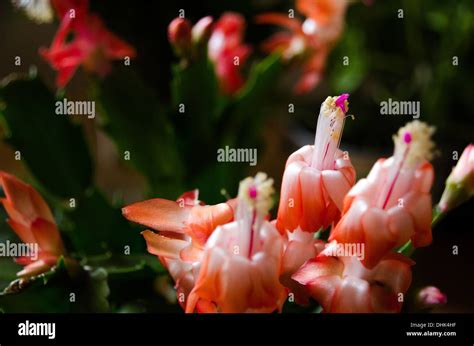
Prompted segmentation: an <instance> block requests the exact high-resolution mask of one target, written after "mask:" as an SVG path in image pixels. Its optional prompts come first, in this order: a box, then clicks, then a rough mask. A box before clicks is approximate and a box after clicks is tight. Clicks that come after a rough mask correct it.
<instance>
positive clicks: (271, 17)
mask: <svg viewBox="0 0 474 346" xmlns="http://www.w3.org/2000/svg"><path fill="white" fill-rule="evenodd" d="M347 5H348V1H347V0H308V1H301V0H298V1H296V8H297V10H298V11H299V12H300V13H302V14H303V15H304V16H305V17H306V19H305V20H300V19H298V18H290V17H289V16H288V15H287V14H280V13H265V14H262V15H259V16H257V18H256V21H257V23H260V24H274V25H278V26H281V27H283V28H284V29H285V31H282V32H279V33H277V34H275V35H273V36H272V37H270V38H269V39H268V40H267V41H266V42H265V43H264V44H263V49H264V50H265V51H267V52H274V51H278V52H281V53H282V57H283V59H284V60H287V61H289V60H292V59H294V58H301V59H302V61H303V63H302V71H301V76H300V78H299V81H298V82H297V84H296V85H295V88H294V92H295V93H296V94H303V93H307V92H309V91H311V90H312V89H313V88H314V87H315V86H316V85H317V84H318V83H319V81H320V80H321V76H322V73H323V71H324V67H325V65H326V60H327V56H328V54H329V52H330V51H331V49H332V47H333V46H334V44H335V43H336V42H337V40H338V39H339V37H340V35H341V33H342V30H343V28H344V15H345V12H346V8H347Z"/></svg>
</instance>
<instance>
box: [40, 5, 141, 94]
mask: <svg viewBox="0 0 474 346" xmlns="http://www.w3.org/2000/svg"><path fill="white" fill-rule="evenodd" d="M52 4H53V7H54V9H55V11H56V14H57V15H58V17H59V18H60V19H61V23H60V25H59V29H58V32H57V33H56V36H55V37H54V39H53V42H52V43H51V46H50V47H49V48H42V49H40V53H41V55H42V56H43V57H44V59H45V60H47V61H48V62H49V64H50V65H51V66H52V67H53V68H54V69H55V70H56V71H57V72H58V76H57V78H56V85H57V86H58V87H60V88H62V87H64V86H65V85H66V84H67V83H68V82H69V81H70V79H71V78H72V76H73V75H74V73H75V71H76V70H77V68H78V67H79V65H82V66H83V67H84V69H85V70H87V71H89V72H94V73H97V74H98V75H100V76H104V75H105V74H107V73H108V72H109V70H110V60H116V59H123V58H125V57H129V58H133V57H135V55H136V53H135V50H134V49H133V47H132V46H130V45H129V44H127V43H125V42H124V41H122V40H121V39H120V38H119V37H117V36H116V35H115V34H113V33H112V32H110V31H109V30H108V29H107V28H106V27H105V25H104V23H103V22H102V20H101V19H100V18H99V17H98V16H96V15H92V14H90V13H89V12H88V7H89V2H88V1H87V0H65V1H64V0H52ZM71 34H73V35H74V36H73V38H72V39H71V40H69V39H68V38H69V35H71Z"/></svg>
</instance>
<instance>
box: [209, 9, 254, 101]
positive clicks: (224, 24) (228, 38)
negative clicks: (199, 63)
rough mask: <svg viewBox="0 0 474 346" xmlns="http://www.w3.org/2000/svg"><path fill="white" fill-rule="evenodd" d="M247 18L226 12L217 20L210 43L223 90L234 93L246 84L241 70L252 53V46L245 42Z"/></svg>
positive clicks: (212, 57) (210, 54)
mask: <svg viewBox="0 0 474 346" xmlns="http://www.w3.org/2000/svg"><path fill="white" fill-rule="evenodd" d="M244 31H245V19H244V18H243V17H242V16H241V15H239V14H237V13H233V12H228V13H224V14H223V15H222V16H221V17H220V18H219V20H218V21H217V22H216V24H215V26H214V29H213V31H212V34H211V37H210V39H209V43H208V54H209V58H210V59H211V61H213V62H214V64H215V71H216V75H217V78H218V79H219V83H220V87H221V90H222V91H223V92H224V93H225V94H234V93H235V92H237V91H239V90H240V88H241V87H242V85H243V84H244V78H243V77H242V74H241V72H240V70H241V68H242V65H243V64H244V63H245V61H246V60H247V58H248V56H249V55H250V51H251V49H250V47H249V46H248V45H246V44H244V43H243V37H244Z"/></svg>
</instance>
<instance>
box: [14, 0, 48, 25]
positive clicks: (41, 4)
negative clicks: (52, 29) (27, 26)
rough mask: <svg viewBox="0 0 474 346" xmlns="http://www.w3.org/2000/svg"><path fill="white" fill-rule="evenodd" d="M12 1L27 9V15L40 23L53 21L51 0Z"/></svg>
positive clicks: (17, 5)
mask: <svg viewBox="0 0 474 346" xmlns="http://www.w3.org/2000/svg"><path fill="white" fill-rule="evenodd" d="M12 3H13V4H14V5H15V6H16V7H18V8H21V9H22V10H24V11H25V13H26V15H27V16H28V17H29V18H30V19H32V20H34V21H35V22H37V23H38V24H43V23H51V22H52V21H53V9H52V8H51V3H50V0H12Z"/></svg>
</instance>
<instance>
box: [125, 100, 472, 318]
mask: <svg viewBox="0 0 474 346" xmlns="http://www.w3.org/2000/svg"><path fill="white" fill-rule="evenodd" d="M347 111H348V94H342V95H340V96H337V97H328V98H327V99H326V100H325V101H324V102H323V104H322V106H321V110H320V114H319V118H318V123H317V129H316V136H315V142H314V145H307V146H304V147H302V148H301V149H299V150H297V151H296V152H294V153H293V154H291V155H290V157H289V158H288V161H287V163H286V167H285V171H284V175H283V181H282V187H281V194H280V204H279V207H278V214H277V219H276V220H273V221H270V214H269V211H270V209H271V206H272V193H273V187H272V180H271V179H269V178H267V176H266V174H264V173H258V174H257V175H256V176H255V177H253V178H251V177H249V178H247V179H245V180H243V181H242V182H241V183H240V187H239V192H238V196H237V197H236V198H235V199H230V200H228V201H227V202H225V203H221V204H217V205H212V206H208V205H205V204H204V203H202V202H200V201H199V200H198V192H197V190H194V191H190V192H187V193H185V194H183V195H182V196H181V197H180V198H179V199H178V200H177V201H176V202H175V201H169V200H164V199H160V198H156V199H151V200H146V201H143V202H138V203H135V204H132V205H130V206H127V207H125V208H124V209H123V214H124V216H125V217H126V218H127V219H128V220H130V221H133V222H137V223H140V224H143V225H145V226H147V227H150V228H152V229H153V230H154V231H150V230H147V231H144V232H143V236H144V238H145V240H146V242H147V245H148V251H149V252H150V253H152V254H154V255H157V256H158V258H159V259H160V261H161V262H162V264H163V265H164V266H165V267H166V268H167V269H168V270H169V272H170V274H171V276H172V278H173V279H174V281H175V285H176V290H177V294H178V301H179V302H180V304H181V305H182V307H183V309H184V310H185V311H186V312H272V311H275V310H278V311H281V309H282V305H283V303H284V302H285V300H286V299H287V297H288V296H289V295H290V294H291V295H292V296H293V297H294V300H295V301H296V302H298V303H300V304H306V303H307V302H308V299H309V297H312V298H313V299H315V300H317V301H318V302H319V304H320V305H321V306H322V308H323V311H325V312H399V311H400V310H401V307H402V302H403V296H404V294H405V293H406V291H407V290H408V288H409V286H410V283H411V266H412V265H413V264H414V262H413V261H412V260H411V259H410V258H409V257H406V256H404V255H402V254H401V253H398V252H397V249H398V248H399V247H400V246H402V245H404V244H406V243H407V242H411V244H412V245H413V246H414V247H422V246H427V245H429V244H430V243H431V241H432V235H431V220H432V207H431V206H432V203H431V194H430V189H431V186H432V184H433V179H434V171H433V167H432V166H431V164H430V163H429V159H430V158H431V157H432V152H433V149H434V143H433V142H432V141H431V135H432V133H433V132H434V129H433V128H432V127H429V126H427V125H426V124H424V123H422V122H420V121H413V122H411V123H408V124H407V125H406V126H404V127H402V128H401V129H400V130H399V131H398V133H397V134H396V135H395V136H394V138H393V140H394V144H395V150H394V154H393V156H392V157H390V158H387V159H384V158H382V159H379V160H378V161H377V162H376V163H375V165H374V167H373V168H372V170H371V172H370V174H369V175H368V177H367V178H364V179H361V180H359V181H358V182H357V184H355V170H354V167H353V166H352V164H351V161H350V159H349V155H348V153H347V152H343V151H341V150H340V149H339V144H340V141H341V136H342V132H343V127H344V122H345V119H346V117H347V115H346V113H347ZM471 147H472V146H469V147H468V149H466V151H467V152H468V154H463V156H462V158H461V160H460V161H459V164H458V167H457V168H455V169H454V171H453V174H452V176H453V177H450V178H449V179H448V182H449V181H451V180H453V179H455V177H457V176H458V175H459V176H461V174H460V173H458V172H459V171H460V170H462V171H463V174H462V178H458V180H462V181H463V182H462V183H460V185H459V187H458V188H457V189H456V190H459V189H460V186H462V187H463V188H465V189H469V188H470V187H469V186H470V185H469V184H470V178H471V177H472V172H473V169H474V167H473V165H472V160H470V159H469V160H470V161H469V162H468V159H466V158H465V155H466V156H467V155H470V154H469V153H470V148H471ZM459 166H463V167H462V168H459ZM466 180H469V182H467V183H466V182H465V181H466ZM449 189H450V187H449V185H448V188H447V192H445V194H448V195H450V193H449ZM467 193H470V195H471V196H472V194H473V193H472V189H471V190H470V192H467ZM450 196H451V195H450ZM444 199H445V200H446V199H447V197H444ZM329 228H330V231H329V237H328V241H327V242H325V241H323V240H321V239H319V238H318V236H319V235H320V234H321V233H322V232H326V231H327V229H329ZM353 245H355V246H354V247H353ZM351 248H357V249H360V250H361V251H358V252H357V254H356V253H355V252H353V251H347V249H351ZM430 292H431V291H430ZM430 292H428V293H430ZM440 294H441V293H440ZM440 294H438V296H440ZM424 295H425V296H428V295H427V294H426V293H424ZM429 296H432V294H429ZM430 299H431V298H430ZM436 299H437V301H441V300H442V299H441V300H440V298H436ZM425 300H426V299H425Z"/></svg>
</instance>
